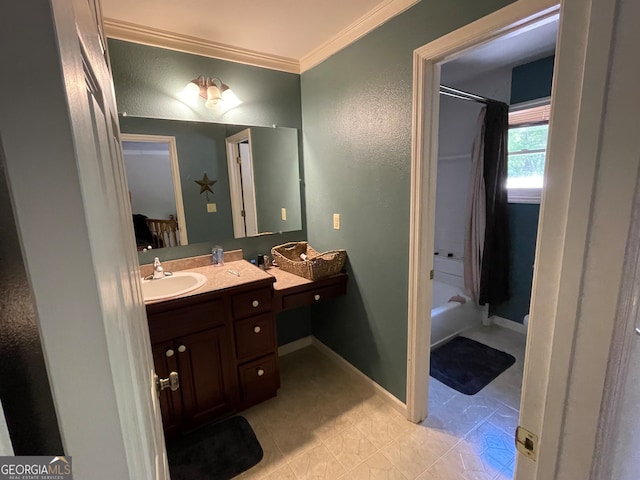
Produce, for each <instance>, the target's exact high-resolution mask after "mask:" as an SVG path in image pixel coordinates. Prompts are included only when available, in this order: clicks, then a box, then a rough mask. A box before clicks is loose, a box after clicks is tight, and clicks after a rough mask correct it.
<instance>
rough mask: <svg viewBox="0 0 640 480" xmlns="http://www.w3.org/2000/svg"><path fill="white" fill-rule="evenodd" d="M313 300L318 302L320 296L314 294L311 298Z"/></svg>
mask: <svg viewBox="0 0 640 480" xmlns="http://www.w3.org/2000/svg"><path fill="white" fill-rule="evenodd" d="M313 298H314V299H315V300H316V301H318V300H320V294H319V293H316V294H315V295H314V296H313Z"/></svg>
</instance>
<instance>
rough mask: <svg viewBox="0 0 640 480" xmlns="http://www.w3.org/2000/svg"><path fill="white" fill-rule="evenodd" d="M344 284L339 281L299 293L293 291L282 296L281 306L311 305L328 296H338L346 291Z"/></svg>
mask: <svg viewBox="0 0 640 480" xmlns="http://www.w3.org/2000/svg"><path fill="white" fill-rule="evenodd" d="M346 290H347V289H346V284H345V283H340V284H336V285H328V286H326V287H319V288H313V289H309V290H305V291H304V292H300V293H293V294H291V295H285V296H283V297H282V308H283V309H284V310H288V309H290V308H297V307H302V306H304V305H311V304H312V303H316V302H319V301H321V300H326V299H328V298H334V297H339V296H340V295H344V294H345V293H346Z"/></svg>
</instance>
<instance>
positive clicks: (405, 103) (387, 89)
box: [302, 0, 510, 401]
mask: <svg viewBox="0 0 640 480" xmlns="http://www.w3.org/2000/svg"><path fill="white" fill-rule="evenodd" d="M508 3H510V2H509V1H508V0H486V1H483V2H475V1H472V0H453V1H452V0H423V1H422V2H420V3H418V4H417V5H415V6H414V7H412V8H410V9H409V10H407V11H406V12H404V13H403V14H401V15H399V16H397V17H395V18H393V19H391V20H390V21H388V22H387V23H385V24H384V25H382V26H381V27H379V28H378V29H376V30H374V31H373V32H371V33H369V34H368V35H366V36H365V37H363V38H361V39H360V40H358V41H357V42H355V43H354V44H352V45H350V46H349V47H347V48H345V49H344V50H342V51H340V52H338V53H337V54H335V55H333V56H332V57H330V58H329V59H327V60H326V61H324V62H323V63H321V64H320V65H318V66H317V67H315V68H313V69H311V70H309V71H307V72H305V73H303V74H302V113H303V124H304V152H305V159H304V169H305V174H304V177H305V182H306V184H305V185H306V202H307V219H308V224H307V232H308V237H309V242H310V244H311V245H312V246H313V247H314V248H315V249H316V250H330V249H335V248H346V249H347V252H348V255H349V262H348V271H349V275H350V277H349V285H348V293H347V295H346V296H345V297H342V298H340V299H336V300H335V301H333V302H327V303H326V304H324V305H320V304H318V305H317V306H314V308H313V309H312V312H311V316H312V331H313V334H314V335H315V336H316V337H317V338H318V339H320V340H321V341H322V342H324V343H325V344H326V345H328V346H329V347H331V348H332V349H333V350H335V351H336V352H337V353H338V354H339V355H341V356H342V357H344V358H345V359H346V360H348V361H349V362H351V363H352V364H353V365H355V366H356V367H357V368H358V369H359V370H361V371H362V372H363V373H365V374H366V375H368V376H369V377H371V378H372V379H373V380H374V381H376V382H377V383H379V384H380V385H382V386H383V387H384V388H385V389H387V390H388V391H389V392H391V393H392V394H393V395H395V396H396V397H398V398H399V399H401V400H403V401H404V400H405V396H406V362H407V297H408V267H409V262H410V259H409V201H410V199H409V191H410V175H411V172H410V163H411V159H410V155H411V99H412V74H413V72H412V67H413V63H412V60H413V50H414V49H415V48H417V47H420V46H422V45H425V44H427V43H429V42H430V41H431V40H434V39H436V38H438V37H441V36H442V35H445V34H446V33H449V32H450V31H452V30H455V29H457V28H459V27H461V26H463V25H465V24H468V23H470V22H472V21H474V20H476V19H478V18H480V17H482V16H485V15H487V14H489V13H491V12H493V11H495V10H497V9H499V8H500V7H503V6H505V5H507V4H508ZM333 213H340V214H341V215H342V228H341V230H333V228H332V215H333Z"/></svg>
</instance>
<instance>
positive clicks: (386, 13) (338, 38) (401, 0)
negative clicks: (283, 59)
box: [300, 0, 420, 73]
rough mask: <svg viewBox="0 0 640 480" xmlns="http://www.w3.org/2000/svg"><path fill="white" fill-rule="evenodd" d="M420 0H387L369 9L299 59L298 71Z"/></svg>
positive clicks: (312, 65)
mask: <svg viewBox="0 0 640 480" xmlns="http://www.w3.org/2000/svg"><path fill="white" fill-rule="evenodd" d="M419 1H420V0H387V1H386V2H383V3H381V4H380V5H378V6H377V7H376V8H374V9H373V10H371V11H369V12H368V13H366V14H365V15H363V16H362V17H360V18H359V19H357V20H356V21H355V22H353V23H352V24H350V25H349V26H347V27H346V28H345V29H344V30H342V31H341V32H339V33H338V34H336V35H335V36H333V37H331V38H330V39H329V40H327V41H326V42H324V43H323V44H321V45H320V46H319V47H317V48H315V49H313V50H312V51H311V52H310V53H308V54H307V55H305V56H303V57H302V58H301V59H300V73H302V72H305V71H307V70H310V69H311V68H313V67H315V66H316V65H318V64H320V63H322V62H323V61H324V60H326V59H327V58H329V57H330V56H331V55H333V54H335V53H337V52H339V51H340V50H342V49H343V48H345V47H347V46H349V45H351V44H352V43H353V42H355V41H356V40H358V39H359V38H361V37H363V36H365V35H366V34H367V33H369V32H370V31H372V30H374V29H376V28H377V27H379V26H380V25H382V24H383V23H385V22H386V21H388V20H390V19H391V18H393V17H395V16H396V15H399V14H400V13H402V12H404V11H405V10H407V9H408V8H410V7H412V6H413V5H415V4H416V3H418V2H419Z"/></svg>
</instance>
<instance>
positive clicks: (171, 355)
mask: <svg viewBox="0 0 640 480" xmlns="http://www.w3.org/2000/svg"><path fill="white" fill-rule="evenodd" d="M151 351H152V352H153V363H154V365H155V368H156V375H158V377H159V378H168V377H169V374H170V373H171V372H178V373H179V374H180V376H179V380H180V382H182V380H183V378H182V374H181V373H180V372H179V369H178V362H177V357H176V353H177V351H176V350H175V348H174V344H173V342H162V343H155V344H153V345H151ZM160 410H161V411H162V425H163V427H164V432H165V434H166V435H171V434H174V433H176V432H177V431H178V430H179V429H180V426H181V424H182V397H181V392H180V389H178V390H177V391H175V392H172V391H171V389H168V388H167V389H164V390H163V391H162V392H160Z"/></svg>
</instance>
